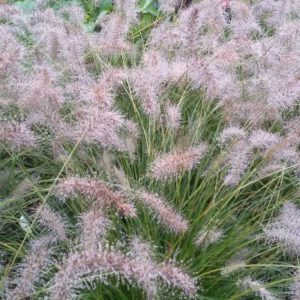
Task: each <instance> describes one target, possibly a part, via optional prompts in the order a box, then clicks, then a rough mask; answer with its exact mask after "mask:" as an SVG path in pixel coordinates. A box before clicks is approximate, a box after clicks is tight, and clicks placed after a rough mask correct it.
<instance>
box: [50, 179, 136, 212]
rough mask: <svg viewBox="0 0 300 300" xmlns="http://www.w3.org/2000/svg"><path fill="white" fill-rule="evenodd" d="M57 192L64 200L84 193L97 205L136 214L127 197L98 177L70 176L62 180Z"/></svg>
mask: <svg viewBox="0 0 300 300" xmlns="http://www.w3.org/2000/svg"><path fill="white" fill-rule="evenodd" d="M56 193H57V195H58V197H59V198H60V199H62V200H65V199H66V198H70V197H75V196H77V195H80V194H81V195H83V196H85V197H86V198H87V200H92V201H94V202H95V203H94V204H95V205H96V206H100V207H103V206H104V207H107V206H112V207H114V208H116V210H117V211H118V212H119V213H121V214H123V215H125V216H128V217H134V216H135V215H136V213H135V209H134V207H133V206H132V205H131V204H128V203H126V200H125V198H124V197H123V196H122V195H121V194H120V193H117V192H114V191H112V190H111V189H110V188H108V187H107V186H106V185H105V184H104V183H102V182H101V181H98V180H96V179H90V178H77V177H69V178H65V179H63V180H61V182H60V183H59V184H58V185H57V187H56Z"/></svg>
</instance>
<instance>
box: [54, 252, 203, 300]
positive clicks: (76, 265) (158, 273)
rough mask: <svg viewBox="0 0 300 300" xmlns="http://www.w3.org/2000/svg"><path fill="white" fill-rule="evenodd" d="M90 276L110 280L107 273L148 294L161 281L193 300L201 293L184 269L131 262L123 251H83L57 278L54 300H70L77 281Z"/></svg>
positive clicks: (64, 266) (133, 260) (74, 257)
mask: <svg viewBox="0 0 300 300" xmlns="http://www.w3.org/2000/svg"><path fill="white" fill-rule="evenodd" d="M86 274H90V275H97V278H99V279H100V280H101V281H104V282H105V281H106V280H107V274H111V275H112V274H114V275H116V276H117V277H123V278H125V279H126V280H127V281H128V282H129V283H131V284H137V285H138V286H140V287H141V288H143V289H145V291H148V290H149V287H152V286H153V282H155V281H157V280H159V279H161V280H163V283H165V284H167V285H168V286H174V287H176V288H179V289H181V290H183V292H184V293H185V294H186V295H187V296H190V297H193V296H194V295H195V292H196V290H197V288H196V285H195V282H194V280H193V279H192V278H191V277H189V276H188V275H187V274H186V273H184V272H183V271H182V270H181V269H179V268H177V267H175V266H173V265H172V264H170V263H162V264H156V263H153V264H152V263H149V261H148V260H143V261H141V260H138V259H136V258H135V259H130V258H128V257H126V256H125V255H124V254H122V253H121V252H119V251H115V250H104V251H102V252H100V253H99V252H96V251H83V252H81V253H72V254H71V255H70V256H69V257H68V258H67V259H66V261H65V263H64V264H63V266H62V267H61V269H60V271H59V272H58V273H57V275H56V276H55V279H54V285H53V286H52V289H51V299H53V300H56V299H70V298H71V297H72V288H73V287H75V285H76V281H77V280H78V279H79V278H80V277H83V276H84V275H86Z"/></svg>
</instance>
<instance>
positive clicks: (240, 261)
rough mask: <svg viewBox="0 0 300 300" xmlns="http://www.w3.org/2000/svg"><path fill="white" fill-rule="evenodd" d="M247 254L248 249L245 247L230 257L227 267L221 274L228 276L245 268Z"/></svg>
mask: <svg viewBox="0 0 300 300" xmlns="http://www.w3.org/2000/svg"><path fill="white" fill-rule="evenodd" d="M246 254H247V249H243V250H241V251H239V252H238V253H237V254H235V255H234V256H233V257H232V258H230V259H229V260H228V261H227V262H226V264H225V267H224V268H223V269H222V270H221V275H222V276H224V277H227V276H229V275H231V274H233V273H236V272H238V271H240V270H243V269H245V267H246V261H245V256H246Z"/></svg>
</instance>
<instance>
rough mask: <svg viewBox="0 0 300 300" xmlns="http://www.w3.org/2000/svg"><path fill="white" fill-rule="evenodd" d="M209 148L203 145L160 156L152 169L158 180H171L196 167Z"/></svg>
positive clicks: (154, 176)
mask: <svg viewBox="0 0 300 300" xmlns="http://www.w3.org/2000/svg"><path fill="white" fill-rule="evenodd" d="M207 148H208V146H207V144H206V143H202V144H200V145H198V146H195V147H191V148H189V149H187V150H179V151H173V152H169V153H166V154H162V155H160V156H158V157H157V158H156V159H155V160H154V161H153V163H152V165H151V167H150V173H151V176H152V177H153V178H155V179H156V180H169V179H172V178H174V177H177V176H178V175H180V174H182V173H183V172H186V171H190V170H192V169H193V168H195V167H196V165H197V164H198V163H199V161H200V160H201V158H203V156H204V154H205V152H206V150H207Z"/></svg>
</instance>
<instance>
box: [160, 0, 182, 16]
mask: <svg viewBox="0 0 300 300" xmlns="http://www.w3.org/2000/svg"><path fill="white" fill-rule="evenodd" d="M184 2H186V1H185V0H160V1H159V9H160V10H161V11H162V12H164V13H171V12H173V11H174V10H175V9H176V8H180V7H183V6H184Z"/></svg>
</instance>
